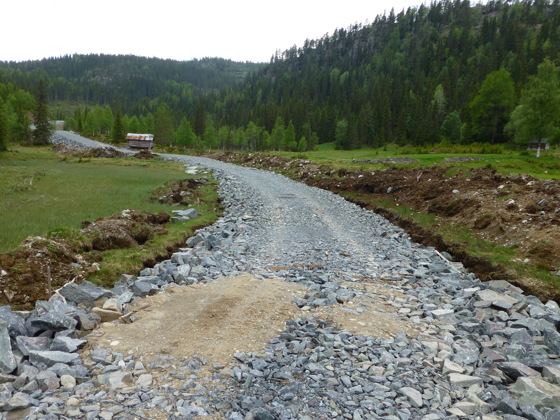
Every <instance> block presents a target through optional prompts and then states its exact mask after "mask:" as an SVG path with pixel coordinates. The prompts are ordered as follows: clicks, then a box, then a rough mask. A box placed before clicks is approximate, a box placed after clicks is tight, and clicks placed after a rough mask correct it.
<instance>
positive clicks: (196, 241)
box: [187, 235, 204, 248]
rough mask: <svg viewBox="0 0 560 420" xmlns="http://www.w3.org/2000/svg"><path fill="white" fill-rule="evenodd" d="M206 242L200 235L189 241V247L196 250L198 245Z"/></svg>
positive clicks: (192, 237)
mask: <svg viewBox="0 0 560 420" xmlns="http://www.w3.org/2000/svg"><path fill="white" fill-rule="evenodd" d="M203 241H204V238H203V237H201V236H200V235H194V236H191V237H190V238H188V239H187V246H188V247H190V248H194V247H195V246H196V245H197V244H199V243H201V242H203Z"/></svg>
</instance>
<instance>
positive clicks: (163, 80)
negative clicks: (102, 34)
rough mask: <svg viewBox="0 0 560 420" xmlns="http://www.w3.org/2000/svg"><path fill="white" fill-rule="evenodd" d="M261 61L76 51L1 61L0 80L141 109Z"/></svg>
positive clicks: (53, 96)
mask: <svg viewBox="0 0 560 420" xmlns="http://www.w3.org/2000/svg"><path fill="white" fill-rule="evenodd" d="M261 66H262V64H259V63H249V62H245V63H239V62H234V61H231V60H226V59H222V58H204V59H201V60H192V61H176V60H169V59H160V58H147V57H138V56H133V55H107V54H88V55H83V54H74V55H66V56H63V57H57V58H46V59H43V60H34V61H23V62H0V82H2V83H13V84H15V85H17V86H18V87H20V88H23V89H26V90H30V91H31V90H33V89H34V87H35V86H36V85H37V82H38V81H39V80H40V79H43V80H44V82H45V86H46V89H47V91H48V94H49V100H51V101H59V100H70V101H85V102H89V103H94V104H99V105H106V104H109V105H111V106H114V105H115V104H116V103H119V104H120V106H121V107H122V108H123V110H125V111H126V112H133V113H134V112H142V111H143V108H145V107H146V103H147V102H148V101H150V100H153V99H156V98H160V97H164V96H181V95H182V94H184V93H185V92H190V93H192V94H194V95H207V94H209V93H212V92H217V91H218V90H220V89H224V88H226V87H230V86H233V85H235V84H236V83H238V82H240V81H242V80H243V79H244V78H245V77H246V76H247V74H249V73H250V72H252V71H255V70H257V69H258V68H259V67H261Z"/></svg>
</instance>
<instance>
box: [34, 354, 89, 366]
mask: <svg viewBox="0 0 560 420" xmlns="http://www.w3.org/2000/svg"><path fill="white" fill-rule="evenodd" d="M29 361H30V362H31V364H32V365H35V366H41V365H46V366H47V367H51V366H54V365H56V364H57V363H63V364H65V365H73V364H77V363H78V362H79V361H80V356H79V355H78V354H76V353H65V352H62V351H34V350H32V351H30V352H29Z"/></svg>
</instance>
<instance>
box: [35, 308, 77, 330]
mask: <svg viewBox="0 0 560 420" xmlns="http://www.w3.org/2000/svg"><path fill="white" fill-rule="evenodd" d="M30 323H31V326H33V327H35V328H37V329H39V330H51V331H64V330H74V329H75V328H76V326H77V325H78V321H76V320H75V319H74V318H72V317H70V316H68V315H66V314H65V313H63V312H57V311H50V312H47V313H46V314H44V315H41V316H39V317H37V318H34V319H32V320H31V321H30Z"/></svg>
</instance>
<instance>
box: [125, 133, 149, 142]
mask: <svg viewBox="0 0 560 420" xmlns="http://www.w3.org/2000/svg"><path fill="white" fill-rule="evenodd" d="M126 139H127V140H146V141H154V135H153V134H137V133H128V134H127V135H126Z"/></svg>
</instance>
